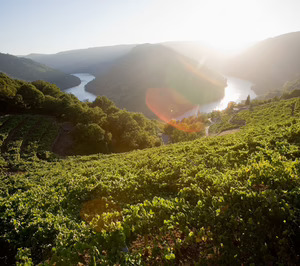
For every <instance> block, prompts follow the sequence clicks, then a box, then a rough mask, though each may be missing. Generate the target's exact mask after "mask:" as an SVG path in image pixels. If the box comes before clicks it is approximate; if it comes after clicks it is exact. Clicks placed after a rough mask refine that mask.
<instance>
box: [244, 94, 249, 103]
mask: <svg viewBox="0 0 300 266" xmlns="http://www.w3.org/2000/svg"><path fill="white" fill-rule="evenodd" d="M245 104H246V105H249V104H250V95H248V97H247V99H246V102H245Z"/></svg>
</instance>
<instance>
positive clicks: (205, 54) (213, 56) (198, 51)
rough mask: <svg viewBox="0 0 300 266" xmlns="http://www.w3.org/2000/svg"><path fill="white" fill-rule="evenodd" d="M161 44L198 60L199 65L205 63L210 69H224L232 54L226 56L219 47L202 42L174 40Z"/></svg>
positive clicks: (220, 70)
mask: <svg viewBox="0 0 300 266" xmlns="http://www.w3.org/2000/svg"><path fill="white" fill-rule="evenodd" d="M161 44H162V45H164V46H166V47H169V48H171V49H173V50H174V51H176V52H177V53H180V54H182V55H184V56H186V57H189V58H191V59H193V60H195V61H197V62H198V64H199V65H204V66H206V67H208V68H209V69H213V70H215V71H219V72H222V71H223V67H224V64H225V62H226V61H227V60H228V59H229V58H230V56H226V55H224V54H223V53H221V52H219V51H218V50H217V49H215V48H212V47H210V46H208V45H205V44H203V43H201V42H191V41H190V42H187V41H186V42H184V41H181V42H179V41H177V42H175V41H174V42H164V43H161Z"/></svg>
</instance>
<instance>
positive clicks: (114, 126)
mask: <svg viewBox="0 0 300 266" xmlns="http://www.w3.org/2000/svg"><path fill="white" fill-rule="evenodd" d="M0 112H2V113H4V114H9V113H19V114H38V115H41V114H43V115H46V116H51V117H53V118H54V119H55V120H56V121H57V122H59V123H60V124H62V129H61V130H60V132H61V133H60V136H59V138H60V139H61V145H64V146H66V143H69V145H67V147H65V148H64V149H63V151H62V155H70V154H92V153H97V152H102V153H111V152H126V151H130V150H134V149H143V148H149V147H153V146H159V145H161V139H160V137H159V133H160V131H161V129H160V128H159V124H158V122H157V121H153V120H149V119H148V118H146V117H145V116H144V115H142V114H140V113H130V112H128V111H126V110H121V109H119V108H117V107H116V106H115V104H114V103H113V102H111V101H110V100H109V99H108V98H106V97H100V96H99V97H97V98H96V99H95V101H94V102H92V103H90V102H80V101H79V100H78V99H77V98H76V97H75V96H74V95H71V94H67V93H64V92H62V91H61V90H60V89H59V88H58V87H57V86H55V85H53V84H50V83H47V82H45V81H34V82H31V83H29V82H25V81H20V80H13V79H11V78H9V77H8V76H7V75H5V74H2V73H0ZM63 124H64V125H63ZM61 145H58V146H61ZM54 148H55V147H54ZM57 148H58V149H59V150H61V147H57Z"/></svg>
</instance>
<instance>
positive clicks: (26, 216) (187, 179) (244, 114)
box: [0, 98, 300, 265]
mask: <svg viewBox="0 0 300 266" xmlns="http://www.w3.org/2000/svg"><path fill="white" fill-rule="evenodd" d="M223 115H226V114H225V113H222V114H221V117H223ZM235 116H236V118H235V119H236V121H237V120H243V121H245V123H246V124H245V125H244V126H242V127H241V128H240V131H239V132H237V133H235V134H231V135H226V136H217V137H206V138H205V137H203V138H200V139H198V140H195V141H190V142H181V143H177V144H172V145H167V146H162V147H156V148H150V149H144V150H138V151H132V152H128V153H123V154H109V155H104V154H94V155H90V156H74V157H68V158H66V159H55V160H54V161H53V160H52V161H51V160H50V159H48V160H45V159H43V160H42V159H40V158H39V157H38V156H37V157H35V159H34V160H31V159H26V156H24V155H23V154H25V153H22V152H21V149H19V148H18V147H20V145H21V147H22V144H20V143H19V142H18V141H21V140H22V139H24V140H25V142H26V143H27V144H26V145H25V146H26V147H33V146H34V145H33V146H32V145H30V144H29V143H30V142H31V141H34V139H36V140H38V139H43V138H40V137H36V138H34V137H33V136H32V135H31V134H29V132H30V131H32V132H33V131H34V130H33V129H32V128H33V127H35V125H36V124H37V123H39V122H38V121H39V119H40V117H38V116H37V117H32V116H31V117H30V116H26V117H23V116H22V117H23V118H22V119H26V122H24V123H23V124H22V125H20V120H19V119H20V118H19V116H13V117H11V116H3V117H1V120H0V121H1V127H0V133H1V136H2V137H1V139H2V140H1V141H2V142H1V151H2V149H3V150H4V151H5V152H4V153H2V154H1V156H2V158H3V159H2V161H1V164H2V165H4V166H3V167H2V174H1V184H2V185H1V187H0V234H1V235H0V260H1V261H0V262H1V264H2V265H3V264H5V263H6V264H8V265H11V264H12V263H14V262H15V261H17V262H19V263H27V265H30V263H31V262H33V263H34V264H38V263H42V264H44V265H49V264H50V265H53V264H56V265H114V264H116V265H161V264H165V265H180V264H181V265H193V264H196V263H198V264H200V265H202V264H203V265H242V264H243V265H251V264H252V265H255V264H258V265H274V264H279V265H280V264H281V265H297V264H299V263H300V261H299V256H300V252H299V246H300V242H299V240H300V228H299V220H300V200H299V199H300V186H299V185H300V179H299V174H300V164H299V156H300V153H299V146H300V99H298V98H296V99H290V100H280V101H279V100H277V101H271V102H270V103H264V104H257V105H252V106H251V109H249V110H243V111H240V112H237V113H235ZM7 119H9V120H8V122H6V121H7ZM30 121H31V122H30ZM49 121H50V120H49ZM230 121H232V120H230ZM230 121H228V120H227V122H228V123H230ZM224 122H226V119H225V120H224ZM29 123H30V125H31V126H29ZM221 123H222V122H221ZM21 127H22V128H23V127H24V128H26V129H24V130H21ZM30 128H31V129H30ZM14 129H15V130H14ZM11 130H14V134H13V136H12V137H11V138H10V139H9V141H5V140H6V136H7V134H8V132H9V131H11ZM18 132H19V133H18ZM42 134H43V133H42V132H40V133H39V134H37V135H39V136H41V135H42ZM30 136H31V137H30ZM3 143H5V144H4V147H3ZM37 143H40V142H39V141H38V142H37ZM38 145H39V144H38ZM2 147H3V148H2ZM9 147H16V148H9ZM26 149H27V148H26ZM26 149H25V148H24V149H22V150H26ZM29 150H30V148H29ZM33 151H36V148H33ZM7 154H13V156H14V157H11V158H12V159H11V160H13V161H14V162H16V161H17V160H18V158H24V159H23V160H19V164H18V165H17V168H14V169H10V168H9V165H5V162H6V160H7V159H6V158H8V157H7ZM9 156H10V155H9Z"/></svg>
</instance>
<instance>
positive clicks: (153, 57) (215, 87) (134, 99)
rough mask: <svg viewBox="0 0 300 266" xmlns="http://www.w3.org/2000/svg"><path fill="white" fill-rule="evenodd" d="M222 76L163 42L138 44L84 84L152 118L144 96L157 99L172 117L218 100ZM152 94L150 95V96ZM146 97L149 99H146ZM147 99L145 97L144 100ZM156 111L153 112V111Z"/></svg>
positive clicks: (220, 92)
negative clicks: (160, 43)
mask: <svg viewBox="0 0 300 266" xmlns="http://www.w3.org/2000/svg"><path fill="white" fill-rule="evenodd" d="M225 86H226V81H225V79H224V78H223V77H222V76H220V75H218V74H217V73H215V72H213V71H210V70H209V69H208V68H206V67H204V66H202V67H198V65H197V63H196V62H195V61H193V60H191V59H189V58H187V57H184V56H182V55H180V54H178V53H176V52H175V51H173V50H172V49H170V48H167V47H165V46H163V45H153V44H144V45H138V46H136V47H135V48H133V49H132V50H131V52H130V53H129V54H127V55H125V56H123V57H122V58H120V59H118V60H116V61H114V63H113V65H112V66H111V68H110V69H109V70H108V71H106V72H105V73H103V74H101V75H98V76H96V79H94V80H93V81H92V82H90V83H89V84H87V86H86V88H87V90H88V91H90V92H92V93H94V94H96V95H105V96H107V97H108V98H109V99H111V100H112V101H114V102H115V103H116V105H117V106H118V107H119V108H126V109H128V110H130V111H134V112H142V113H143V114H145V115H147V116H149V117H154V114H153V108H152V109H151V107H150V109H151V110H150V109H149V102H148V103H147V104H146V101H147V100H148V99H150V98H151V99H152V98H153V99H156V100H157V101H155V102H156V103H157V102H158V99H160V101H162V105H165V106H155V107H154V108H155V109H160V108H163V109H164V108H165V109H164V110H163V111H162V110H159V111H158V112H163V113H166V112H172V116H173V118H174V117H176V116H180V115H182V114H183V113H184V112H186V111H188V110H189V109H191V108H192V107H193V106H195V105H197V104H203V103H209V102H212V101H215V100H218V99H220V98H222V97H223V95H224V88H225ZM153 94H154V95H153ZM148 97H149V98H148ZM146 98H147V99H146ZM154 113H157V112H154Z"/></svg>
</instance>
